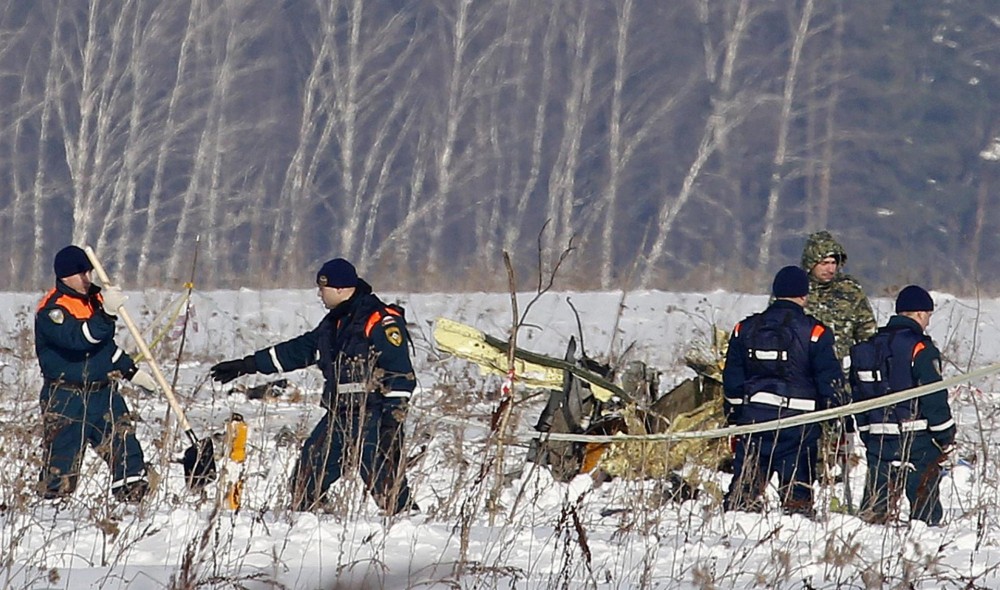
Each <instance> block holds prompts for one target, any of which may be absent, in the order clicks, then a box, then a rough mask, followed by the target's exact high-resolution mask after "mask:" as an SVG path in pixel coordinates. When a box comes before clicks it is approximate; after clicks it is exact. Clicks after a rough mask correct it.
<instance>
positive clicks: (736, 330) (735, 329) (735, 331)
mask: <svg viewBox="0 0 1000 590" xmlns="http://www.w3.org/2000/svg"><path fill="white" fill-rule="evenodd" d="M742 323H743V322H736V326H734V327H733V336H736V337H739V335H740V324H742Z"/></svg>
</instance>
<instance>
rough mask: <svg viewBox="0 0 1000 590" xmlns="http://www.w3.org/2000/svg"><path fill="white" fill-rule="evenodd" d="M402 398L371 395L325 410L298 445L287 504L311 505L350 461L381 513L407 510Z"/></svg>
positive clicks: (296, 506) (306, 507) (299, 507)
mask: <svg viewBox="0 0 1000 590" xmlns="http://www.w3.org/2000/svg"><path fill="white" fill-rule="evenodd" d="M405 403H406V402H400V401H398V400H396V399H386V398H382V397H381V396H380V395H374V394H373V395H369V396H368V401H367V403H366V404H365V405H364V406H360V405H358V406H354V405H350V406H341V407H338V408H337V409H336V410H328V411H327V413H326V415H324V416H323V418H322V419H321V420H320V421H319V423H318V424H316V427H315V428H313V430H312V433H311V434H310V435H309V438H307V439H306V441H305V443H303V445H302V451H301V453H300V455H299V460H298V463H297V464H296V466H295V471H294V473H293V475H292V509H293V510H312V509H314V508H316V507H317V505H318V504H319V503H321V502H322V500H323V497H324V495H325V494H326V492H327V490H328V489H329V488H330V486H331V485H332V484H333V483H334V482H335V481H337V480H338V479H340V477H341V475H343V472H344V469H345V466H349V467H353V464H356V465H357V467H358V469H359V472H360V474H361V479H362V481H364V483H365V486H366V487H367V489H368V491H369V493H371V495H372V498H374V499H375V502H376V503H377V504H378V505H379V507H380V508H381V509H382V510H383V512H385V513H386V514H396V513H397V512H400V511H402V510H405V509H407V508H408V507H409V506H410V503H411V499H410V486H409V484H408V482H407V481H406V473H405V471H404V468H405V465H403V420H404V417H405V413H406V409H405Z"/></svg>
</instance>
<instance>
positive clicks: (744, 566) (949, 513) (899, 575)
mask: <svg viewBox="0 0 1000 590" xmlns="http://www.w3.org/2000/svg"><path fill="white" fill-rule="evenodd" d="M40 295H41V294H19V293H14V294H5V295H4V296H3V299H2V301H3V304H2V305H0V307H2V311H3V313H0V335H2V340H0V423H2V430H0V494H2V504H0V587H3V588H142V589H145V588H168V587H176V588H194V587H204V588H369V587H371V588H379V587H385V588H411V587H413V588H496V587H507V588H532V589H534V588H552V587H561V588H588V587H589V588H745V587H751V586H759V587H769V588H878V587H885V588H895V587H916V588H942V587H944V588H997V587H1000V572H998V571H997V567H998V564H1000V546H998V541H997V539H998V535H997V532H998V530H1000V519H998V516H1000V512H998V509H997V508H998V496H1000V484H998V475H1000V470H998V461H997V459H996V455H997V450H996V449H997V447H996V441H997V439H998V438H1000V436H998V435H997V434H995V433H996V432H997V430H998V428H997V426H998V417H997V414H998V410H997V408H998V402H1000V399H998V393H997V392H998V391H1000V386H998V383H1000V381H998V379H997V378H996V377H995V376H994V377H991V378H989V379H987V380H984V381H982V382H979V383H974V384H973V385H974V387H972V388H969V387H963V388H959V389H957V390H955V391H954V392H953V395H952V404H953V408H954V409H955V413H956V417H957V420H958V422H959V424H960V427H959V443H960V448H959V451H958V453H957V454H956V455H957V457H956V459H958V458H960V459H961V460H958V461H957V462H956V465H955V466H954V467H953V468H952V469H951V470H950V472H949V474H948V476H947V477H946V479H945V481H944V484H943V494H944V498H943V501H944V504H945V508H946V520H947V523H946V526H944V527H942V528H927V527H926V526H924V525H923V524H922V523H914V524H909V523H907V522H905V519H904V521H903V522H899V523H897V524H895V525H893V526H872V525H867V524H864V523H863V522H862V521H860V520H859V519H857V518H855V517H852V516H848V515H844V514H838V513H832V512H829V511H828V510H827V509H826V508H825V507H826V506H828V505H829V501H830V499H831V494H839V493H840V492H841V490H839V489H838V490H829V489H824V490H822V491H821V492H820V501H819V504H820V506H821V515H820V518H819V519H818V520H817V521H815V522H814V521H811V520H807V519H804V518H802V517H800V516H791V517H790V516H782V515H780V514H779V513H778V511H777V510H773V511H772V512H770V513H767V514H763V515H751V514H742V513H729V514H723V513H722V511H721V508H720V506H719V504H718V500H717V499H715V498H713V497H712V495H711V494H702V495H701V496H700V497H699V498H698V499H695V500H690V501H687V502H685V503H683V504H675V503H669V502H663V500H662V491H661V488H660V487H659V484H658V482H656V481H622V480H613V481H610V482H606V483H604V484H603V485H600V486H595V485H594V483H593V482H592V480H591V478H590V477H589V476H586V475H584V476H579V477H577V478H576V479H574V480H573V481H571V482H570V483H568V484H564V483H559V482H555V481H553V480H552V478H551V477H550V476H549V474H548V473H547V472H546V471H545V470H544V469H525V471H524V474H523V475H522V476H520V477H518V478H516V479H513V481H511V482H509V483H508V484H507V485H506V487H504V488H502V491H501V492H500V496H499V504H498V508H497V510H496V511H494V512H493V513H492V514H491V512H490V510H488V508H487V498H488V496H489V494H490V490H491V489H492V487H493V486H494V482H495V481H496V476H497V473H496V470H492V471H490V472H489V473H487V474H486V477H485V478H482V479H481V480H479V478H478V475H479V469H480V466H481V464H482V460H483V458H484V457H485V456H486V454H487V448H486V445H485V442H486V436H487V432H486V430H485V429H483V428H482V427H481V425H484V424H487V423H488V420H489V415H490V412H491V411H492V410H493V408H494V406H495V400H496V395H497V394H496V392H497V391H498V389H499V384H500V383H499V380H498V379H497V378H496V377H483V376H481V375H480V373H479V371H478V369H476V368H475V367H473V366H472V365H470V364H468V363H466V362H464V361H461V360H458V359H452V358H447V357H446V356H444V355H441V354H439V353H438V352H437V351H436V350H435V349H434V347H433V345H432V340H431V333H432V329H433V323H434V320H435V319H436V318H437V317H448V318H452V319H455V320H459V321H462V322H465V323H468V324H472V325H474V326H476V327H477V328H480V329H481V330H483V331H485V332H487V333H489V334H492V335H495V336H505V335H506V333H507V330H508V328H509V326H510V324H511V312H510V298H509V296H508V295H507V294H487V293H472V294H419V295H418V294H414V295H393V294H388V295H387V294H383V298H384V299H386V300H387V301H392V300H398V301H400V302H401V303H402V304H403V305H404V306H405V307H406V309H407V317H408V319H409V321H410V323H411V324H412V326H413V327H412V328H411V332H412V334H413V336H414V339H415V341H416V349H417V350H416V354H415V363H416V365H417V369H418V376H419V379H420V391H419V393H418V395H417V396H416V397H415V398H414V402H413V406H414V410H413V412H411V415H410V418H409V423H408V436H409V439H408V443H409V444H408V446H409V447H410V448H409V454H410V455H411V456H416V457H417V459H416V464H415V465H414V466H413V467H412V468H411V470H410V479H411V485H412V488H413V491H414V493H415V495H416V499H417V501H418V503H419V504H420V506H421V507H422V509H423V511H422V512H421V513H420V514H419V515H415V516H404V517H398V518H391V519H384V518H382V517H381V516H379V513H378V510H377V509H376V507H375V506H374V504H373V503H372V502H371V500H369V499H368V498H367V497H366V496H365V494H364V492H363V489H362V488H361V486H360V484H359V481H358V480H357V478H353V477H351V478H345V479H344V480H342V481H340V482H338V483H337V484H335V485H334V488H333V489H334V490H335V492H336V494H335V497H334V498H333V500H332V501H331V503H330V507H329V510H328V511H327V512H325V513H319V514H311V513H295V512H290V511H289V510H288V509H287V505H288V493H287V489H286V482H287V478H288V474H289V472H290V470H291V466H292V463H293V462H294V459H295V456H296V452H297V449H298V445H299V442H300V440H301V438H302V437H303V436H305V435H306V434H307V433H308V431H309V429H310V428H311V427H312V426H313V425H314V424H315V422H316V421H317V420H318V419H319V417H320V410H319V407H318V403H317V402H318V395H319V389H320V376H319V373H318V371H316V370H314V369H309V370H305V371H299V372H296V373H291V374H289V375H287V376H286V377H287V378H288V379H289V381H290V382H291V383H292V386H293V387H292V388H290V390H286V391H285V392H283V393H282V395H281V396H280V397H279V398H278V399H277V400H274V401H267V402H264V401H260V400H251V399H248V397H247V396H246V395H243V394H241V393H238V392H237V393H230V392H229V390H230V387H220V386H218V385H214V384H211V383H210V382H208V381H207V374H208V367H209V366H211V364H213V363H214V362H217V361H219V360H223V359H227V358H233V357H237V356H242V355H245V354H248V353H250V352H251V351H253V350H255V349H258V348H263V347H264V346H266V345H268V344H271V343H275V342H278V341H281V340H283V339H286V338H289V337H292V336H295V335H297V334H299V333H301V332H302V331H304V330H306V329H309V328H311V327H312V326H314V325H315V324H316V323H317V322H318V320H319V319H320V318H321V317H322V315H323V309H322V307H321V305H320V303H319V301H318V299H317V297H316V294H315V291H314V290H301V291H299V290H275V291H238V292H237V291H215V292H204V293H201V292H196V293H195V295H194V298H193V302H194V316H193V318H192V323H191V325H190V326H189V328H188V332H187V340H186V344H185V348H184V354H183V358H182V362H181V363H180V367H179V381H178V385H177V388H176V389H177V392H178V394H179V396H180V397H181V399H182V405H183V406H184V407H185V408H186V410H187V412H188V417H189V419H190V420H191V421H192V423H193V424H194V428H195V431H196V432H197V433H199V434H200V435H202V436H208V435H209V434H210V433H215V432H219V431H221V430H222V429H223V428H224V425H225V423H226V421H227V419H228V418H229V417H230V415H231V414H232V413H233V412H238V413H240V414H242V415H243V416H244V417H245V419H246V421H247V423H248V425H249V429H250V439H249V441H250V445H249V457H248V460H247V462H246V463H245V464H244V465H243V466H242V471H241V472H240V473H241V475H242V477H243V478H244V480H245V482H246V488H245V492H244V498H243V508H242V509H241V510H239V511H231V510H227V509H217V508H216V507H217V506H219V505H220V504H221V502H220V498H221V496H222V493H223V490H222V488H221V487H214V486H213V487H212V488H211V489H210V490H209V492H208V493H206V494H204V495H203V496H193V495H191V494H190V493H188V492H187V491H186V489H185V488H184V484H183V474H182V470H181V467H180V465H178V464H176V463H170V462H169V460H170V459H171V458H173V457H174V456H175V455H176V454H177V453H179V452H180V451H182V450H183V448H184V447H185V446H186V444H187V443H186V441H184V440H183V439H182V438H180V437H178V436H177V435H176V428H175V426H174V424H173V421H172V419H171V421H169V422H165V421H164V419H165V416H166V403H165V401H164V400H163V399H162V398H161V397H160V396H157V395H143V394H139V393H135V392H129V395H130V401H131V403H132V406H133V410H134V411H135V412H136V413H137V414H138V415H139V416H140V417H141V418H142V422H141V423H140V425H139V429H138V435H139V438H140V440H141V441H142V442H143V444H144V447H145V450H146V454H147V459H148V460H149V461H150V463H151V464H152V465H153V467H154V468H155V469H156V470H157V471H158V472H159V474H160V476H161V479H160V482H159V485H158V486H157V488H156V490H155V493H154V494H153V496H152V498H150V499H149V500H148V501H147V502H145V503H144V504H143V505H141V506H139V507H125V506H120V505H117V504H116V503H115V502H114V501H112V500H110V498H109V496H108V493H107V489H106V488H107V485H108V473H107V470H106V468H105V467H104V465H103V464H102V463H101V462H100V461H99V460H97V459H96V457H95V455H94V454H93V453H92V452H89V451H88V455H87V461H86V463H85V476H84V477H83V481H82V484H81V487H80V489H79V490H78V491H77V493H76V495H75V496H74V497H73V498H72V500H71V501H70V502H67V503H63V504H53V503H50V502H45V501H42V500H40V499H38V498H37V497H36V496H35V495H34V493H33V487H32V486H33V485H34V482H35V480H36V477H37V475H36V474H37V468H38V467H37V465H38V461H39V452H38V450H37V447H38V426H39V424H38V418H39V416H38V408H37V392H38V389H39V386H40V379H39V377H38V375H37V365H36V363H35V360H34V352H33V347H32V346H33V339H32V321H33V313H34V306H35V303H36V301H37V299H38V298H39V297H40ZM934 295H935V299H936V301H937V304H938V311H937V312H936V313H935V315H934V318H933V320H932V326H931V334H932V335H933V336H934V338H935V340H936V342H937V343H938V345H939V346H940V347H941V348H942V350H943V351H944V354H945V355H946V357H947V360H946V362H947V375H955V374H958V373H960V372H962V371H965V370H968V369H970V368H976V367H980V366H983V365H986V364H990V363H995V362H997V361H1000V300H984V301H971V300H960V299H956V298H953V297H950V296H948V295H945V294H941V293H935V294H934ZM131 296H132V297H131V299H130V300H129V301H128V303H127V304H126V306H127V307H128V308H129V310H130V311H131V312H132V314H133V316H134V317H136V318H137V320H138V323H139V324H140V325H148V324H150V323H151V322H152V321H153V316H154V315H155V312H158V311H159V310H161V309H164V308H167V307H169V303H170V302H171V301H172V300H173V298H175V297H176V296H177V295H176V294H171V293H162V292H147V293H145V294H141V293H131ZM531 298H532V294H523V295H522V296H521V297H519V301H520V309H521V310H522V311H523V310H524V309H525V306H526V305H527V304H528V302H529V301H530V300H531ZM570 303H572V306H573V307H575V308H576V309H577V310H578V311H579V313H580V316H581V319H582V322H583V324H584V345H585V347H586V350H587V352H588V353H589V355H590V356H591V357H596V358H606V357H608V356H609V355H610V356H612V357H614V358H623V359H625V360H631V359H642V360H645V361H646V362H648V363H649V364H650V365H652V366H654V367H657V368H658V369H660V370H661V371H663V378H662V385H661V389H663V390H666V389H668V388H670V387H671V386H672V385H673V384H675V383H677V382H679V381H680V380H681V379H683V378H684V377H687V376H690V375H692V374H693V373H692V372H691V371H690V370H689V369H687V368H685V367H684V365H683V362H682V357H683V354H684V352H685V351H686V350H687V349H688V348H689V346H690V345H691V344H692V343H695V342H699V341H701V342H705V341H707V340H708V338H709V334H710V333H711V326H712V325H713V324H715V325H718V326H719V327H722V328H723V329H726V330H728V329H729V328H730V327H731V326H732V324H733V323H734V322H736V321H738V320H739V319H741V318H742V317H744V316H745V315H747V314H749V313H752V312H754V311H758V310H760V309H762V308H763V307H764V306H765V305H766V297H764V296H758V295H736V294H730V293H724V292H714V293H663V292H634V293H628V294H627V296H624V297H623V294H622V293H620V292H619V293H551V294H548V295H546V296H545V297H543V298H542V299H541V300H539V301H538V302H537V303H535V304H534V305H533V306H532V307H531V309H530V311H529V313H528V317H527V320H526V322H527V324H528V327H526V328H524V329H523V330H522V331H521V333H520V337H519V345H520V346H522V347H524V348H527V349H530V350H534V351H537V352H542V353H547V354H550V355H555V356H561V355H562V354H563V351H564V350H565V346H566V342H567V340H568V339H569V337H570V336H572V335H574V334H576V333H577V323H576V319H575V317H574V315H573V311H572V308H571V305H570ZM875 304H876V307H877V316H878V319H879V322H880V323H883V322H884V321H885V320H886V319H887V318H888V316H889V312H890V311H891V301H888V300H878V301H876V302H875ZM120 333H121V336H120V337H119V342H122V343H128V342H129V341H130V340H129V338H128V336H127V334H126V332H125V330H124V326H122V327H121V329H120ZM178 344H179V332H178V330H177V329H176V327H175V328H174V329H173V330H172V331H171V332H170V333H169V334H168V336H167V338H166V339H165V340H164V342H163V343H161V344H160V346H159V347H158V348H157V349H156V351H157V352H156V355H157V357H158V360H159V361H160V362H161V364H162V365H163V366H164V370H165V373H166V374H167V376H168V377H170V376H172V375H173V373H174V370H175V365H176V358H177V348H178ZM623 351H627V353H626V354H625V355H624V356H623V354H622V353H623ZM271 379H273V376H270V377H264V376H255V377H244V378H242V379H241V380H240V381H239V382H240V383H243V384H246V385H254V384H259V383H265V382H267V381H269V380H271ZM528 393H529V392H526V391H518V395H519V396H522V395H527V394H528ZM541 405H542V397H541V396H535V397H534V398H532V399H531V400H530V401H528V402H526V403H524V404H522V405H521V406H520V407H519V409H518V411H517V412H516V416H517V418H518V425H517V428H518V429H519V430H528V429H529V428H530V425H531V424H532V423H533V422H534V420H535V419H536V417H537V414H538V411H539V410H540V408H541ZM440 418H449V419H459V420H461V421H464V424H465V425H464V426H456V425H454V423H452V422H445V421H443V420H441V419H440ZM168 426H169V430H170V434H169V436H166V435H165V434H164V432H165V431H166V430H167V427H168ZM525 452H526V449H525V447H524V446H523V445H513V446H510V447H508V448H507V449H506V452H505V459H504V461H505V464H504V465H505V466H504V470H505V471H510V470H512V469H514V468H515V467H517V466H519V465H522V464H523V457H524V455H525ZM852 474H853V477H852V481H851V484H852V487H853V489H854V490H855V501H857V498H858V497H859V496H860V490H861V487H862V483H863V465H862V466H860V467H858V468H856V469H854V470H853V472H852ZM702 476H703V477H705V478H707V479H708V480H710V481H713V482H715V483H717V484H718V485H719V486H721V487H722V488H723V489H724V488H725V486H726V485H727V484H728V480H729V476H728V475H726V474H722V473H710V474H702ZM772 505H773V503H772ZM602 514H606V516H602Z"/></svg>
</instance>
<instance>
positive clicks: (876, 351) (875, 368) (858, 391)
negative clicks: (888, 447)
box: [848, 331, 915, 423]
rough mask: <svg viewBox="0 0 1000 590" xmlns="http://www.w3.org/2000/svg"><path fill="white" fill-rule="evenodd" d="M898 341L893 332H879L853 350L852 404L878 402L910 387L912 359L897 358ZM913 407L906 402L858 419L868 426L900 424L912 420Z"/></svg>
mask: <svg viewBox="0 0 1000 590" xmlns="http://www.w3.org/2000/svg"><path fill="white" fill-rule="evenodd" d="M895 338H896V333H894V332H881V331H880V332H879V333H877V334H876V335H875V336H873V337H871V338H869V339H868V340H865V341H864V342H859V343H858V344H855V345H854V346H852V347H851V367H850V370H849V371H848V379H849V380H850V383H851V396H852V401H856V402H860V401H865V400H870V399H875V398H879V397H882V396H885V395H887V394H889V393H892V392H895V391H903V390H905V389H908V388H909V387H910V385H911V381H912V379H911V377H910V374H909V366H910V359H909V358H900V359H896V358H894V355H893V351H894V349H895V348H897V344H899V343H896V342H895ZM900 352H901V351H900ZM904 369H906V370H904ZM914 404H915V402H914V401H907V402H900V403H897V404H893V405H891V406H887V407H884V408H876V409H874V410H868V411H867V412H864V413H863V415H859V418H861V422H869V423H870V422H901V421H904V420H908V419H910V417H912V416H913V413H914V411H913V406H914Z"/></svg>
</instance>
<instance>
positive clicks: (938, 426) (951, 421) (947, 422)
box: [928, 418, 955, 432]
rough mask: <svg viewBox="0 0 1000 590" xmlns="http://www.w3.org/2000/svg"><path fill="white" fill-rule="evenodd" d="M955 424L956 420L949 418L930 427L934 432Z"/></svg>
mask: <svg viewBox="0 0 1000 590" xmlns="http://www.w3.org/2000/svg"><path fill="white" fill-rule="evenodd" d="M954 425H955V420H954V419H953V418H948V419H947V420H945V421H944V422H942V423H940V424H935V425H933V426H929V427H928V428H929V429H930V430H931V431H933V432H941V431H942V430H948V429H949V428H951V427H952V426H954Z"/></svg>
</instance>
